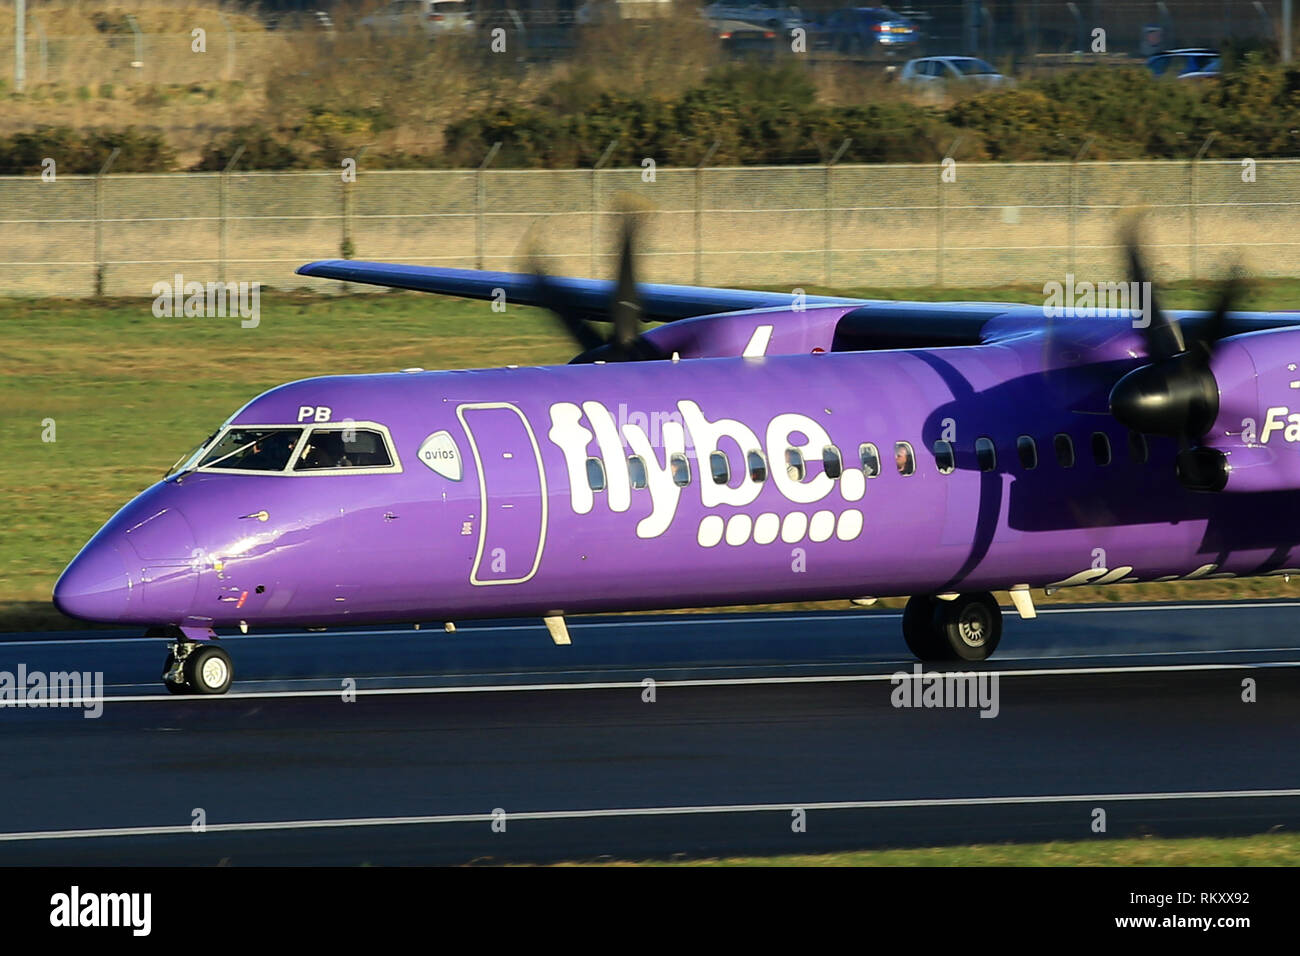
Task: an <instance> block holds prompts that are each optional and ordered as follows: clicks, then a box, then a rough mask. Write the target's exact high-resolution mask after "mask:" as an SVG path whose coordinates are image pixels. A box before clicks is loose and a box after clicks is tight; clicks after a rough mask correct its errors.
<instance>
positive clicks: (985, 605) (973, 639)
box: [903, 591, 1002, 661]
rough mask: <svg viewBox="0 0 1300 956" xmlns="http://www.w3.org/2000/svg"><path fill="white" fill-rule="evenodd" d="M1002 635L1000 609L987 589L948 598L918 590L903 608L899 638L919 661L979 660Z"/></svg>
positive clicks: (996, 644) (995, 646)
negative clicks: (921, 592)
mask: <svg viewBox="0 0 1300 956" xmlns="http://www.w3.org/2000/svg"><path fill="white" fill-rule="evenodd" d="M1001 639H1002V609H1001V608H1000V607H998V602H997V601H995V600H993V595H992V594H989V593H988V592H987V591H982V592H979V593H977V594H960V595H958V596H957V597H956V598H954V599H953V600H951V601H944V600H941V599H939V598H937V597H934V596H933V595H928V594H918V595H915V596H914V597H912V598H910V599H908V602H907V607H906V608H905V609H904V611H903V640H905V641H906V642H907V648H908V650H910V651H911V652H912V653H913V654H915V655H916V657H917V658H918V659H919V660H922V661H982V660H984V659H986V658H987V657H989V656H990V655H991V654H992V653H993V652H994V651H995V650H996V649H997V646H998V641H1000V640H1001Z"/></svg>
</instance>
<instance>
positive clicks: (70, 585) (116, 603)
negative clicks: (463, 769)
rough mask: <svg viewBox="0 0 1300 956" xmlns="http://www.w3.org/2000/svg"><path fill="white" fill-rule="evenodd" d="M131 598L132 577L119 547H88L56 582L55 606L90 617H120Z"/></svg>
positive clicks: (97, 618) (104, 545)
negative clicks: (128, 572)
mask: <svg viewBox="0 0 1300 956" xmlns="http://www.w3.org/2000/svg"><path fill="white" fill-rule="evenodd" d="M130 601H131V578H130V576H129V575H128V574H127V570H126V564H125V563H124V562H123V560H122V555H121V553H120V552H119V551H118V550H117V548H115V547H113V546H112V545H109V544H99V545H95V546H92V547H88V548H86V549H85V550H83V551H82V552H81V553H80V554H79V555H77V556H76V557H75V558H73V559H72V563H71V564H70V565H68V567H67V569H66V570H64V572H63V574H61V575H60V576H59V580H58V582H57V583H56V584H55V585H54V606H55V607H57V608H58V609H59V610H60V611H62V612H63V613H64V614H66V615H68V616H69V617H77V618H81V619H82V620H86V621H109V622H112V621H120V620H122V619H123V618H124V617H125V615H126V610H127V606H128V605H129V604H130Z"/></svg>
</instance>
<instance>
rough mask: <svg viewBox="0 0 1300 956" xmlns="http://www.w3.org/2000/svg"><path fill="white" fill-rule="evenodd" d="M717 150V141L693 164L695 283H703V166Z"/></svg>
mask: <svg viewBox="0 0 1300 956" xmlns="http://www.w3.org/2000/svg"><path fill="white" fill-rule="evenodd" d="M717 151H718V141H717V140H716V139H715V140H714V141H713V145H712V146H710V147H709V148H708V150H707V151H706V152H705V154H704V158H703V159H701V160H700V161H699V162H698V163H696V165H695V284H696V285H703V284H704V278H703V277H704V167H705V166H707V165H708V163H709V160H711V159H713V154H714V153H716V152H717Z"/></svg>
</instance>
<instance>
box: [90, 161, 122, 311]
mask: <svg viewBox="0 0 1300 956" xmlns="http://www.w3.org/2000/svg"><path fill="white" fill-rule="evenodd" d="M121 151H122V150H121V149H119V148H118V147H116V146H114V147H113V151H112V152H111V153H109V154H108V159H106V160H104V165H103V166H101V167H99V175H98V176H96V177H95V298H97V299H102V298H103V297H104V177H105V176H107V175H108V171H109V169H110V168H112V166H113V161H114V160H115V159H117V154H118V153H120V152H121Z"/></svg>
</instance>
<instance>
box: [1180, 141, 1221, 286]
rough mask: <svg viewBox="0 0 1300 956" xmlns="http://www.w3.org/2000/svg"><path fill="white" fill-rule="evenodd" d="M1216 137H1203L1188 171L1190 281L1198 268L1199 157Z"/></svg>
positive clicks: (1194, 276)
mask: <svg viewBox="0 0 1300 956" xmlns="http://www.w3.org/2000/svg"><path fill="white" fill-rule="evenodd" d="M1218 135H1219V134H1218V133H1217V132H1211V133H1210V135H1209V136H1207V137H1205V142H1204V143H1202V144H1201V148H1200V149H1199V150H1197V151H1196V155H1195V156H1194V157H1193V158H1192V165H1191V168H1190V169H1189V170H1188V174H1189V178H1190V179H1191V184H1190V187H1191V188H1190V190H1189V192H1190V198H1191V202H1190V203H1189V204H1188V217H1187V219H1188V222H1187V225H1188V228H1189V231H1190V240H1191V241H1190V242H1189V243H1188V247H1187V252H1188V260H1189V269H1188V274H1189V275H1190V276H1191V278H1192V279H1195V278H1196V273H1197V266H1198V263H1197V261H1196V259H1197V245H1198V243H1199V240H1198V239H1197V236H1196V225H1197V223H1196V219H1197V209H1198V208H1199V207H1200V204H1201V195H1200V193H1201V157H1203V156H1204V155H1205V151H1206V150H1208V149H1209V148H1210V144H1211V143H1213V142H1214V137H1216V136H1218Z"/></svg>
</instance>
